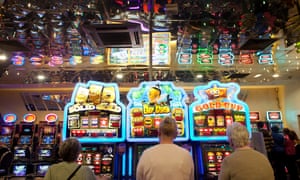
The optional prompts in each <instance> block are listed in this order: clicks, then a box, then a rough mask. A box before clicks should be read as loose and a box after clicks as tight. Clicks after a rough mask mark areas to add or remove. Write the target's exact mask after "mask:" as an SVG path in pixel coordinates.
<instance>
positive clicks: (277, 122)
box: [267, 111, 283, 131]
mask: <svg viewBox="0 0 300 180" xmlns="http://www.w3.org/2000/svg"><path fill="white" fill-rule="evenodd" d="M267 121H268V122H269V124H270V128H271V127H273V126H278V127H279V129H280V131H282V128H283V122H282V114H281V111H267Z"/></svg>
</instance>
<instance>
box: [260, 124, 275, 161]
mask: <svg viewBox="0 0 300 180" xmlns="http://www.w3.org/2000/svg"><path fill="white" fill-rule="evenodd" d="M263 127H264V123H263V122H258V123H257V128H258V131H259V132H261V133H262V135H263V137H264V143H265V147H266V152H267V156H268V159H269V161H270V162H272V154H271V152H272V148H273V146H274V140H273V137H272V136H271V133H270V132H269V131H268V130H267V129H264V128H263Z"/></svg>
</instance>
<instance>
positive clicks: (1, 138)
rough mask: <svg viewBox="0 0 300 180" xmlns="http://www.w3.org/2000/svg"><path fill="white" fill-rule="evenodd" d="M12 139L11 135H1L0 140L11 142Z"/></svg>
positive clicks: (5, 142)
mask: <svg viewBox="0 0 300 180" xmlns="http://www.w3.org/2000/svg"><path fill="white" fill-rule="evenodd" d="M10 140H11V137H10V136H0V142H2V143H3V144H10Z"/></svg>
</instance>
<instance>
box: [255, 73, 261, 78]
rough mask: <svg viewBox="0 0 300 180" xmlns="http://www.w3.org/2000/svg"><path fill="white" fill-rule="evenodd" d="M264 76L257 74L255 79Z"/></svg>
mask: <svg viewBox="0 0 300 180" xmlns="http://www.w3.org/2000/svg"><path fill="white" fill-rule="evenodd" d="M261 76H262V74H256V75H255V76H254V78H259V77H261Z"/></svg>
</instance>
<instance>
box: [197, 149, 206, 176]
mask: <svg viewBox="0 0 300 180" xmlns="http://www.w3.org/2000/svg"><path fill="white" fill-rule="evenodd" d="M197 156H198V162H200V163H199V164H198V165H197V166H198V172H200V174H202V175H204V166H203V162H204V160H203V157H202V150H201V148H200V147H199V146H198V147H197Z"/></svg>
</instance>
